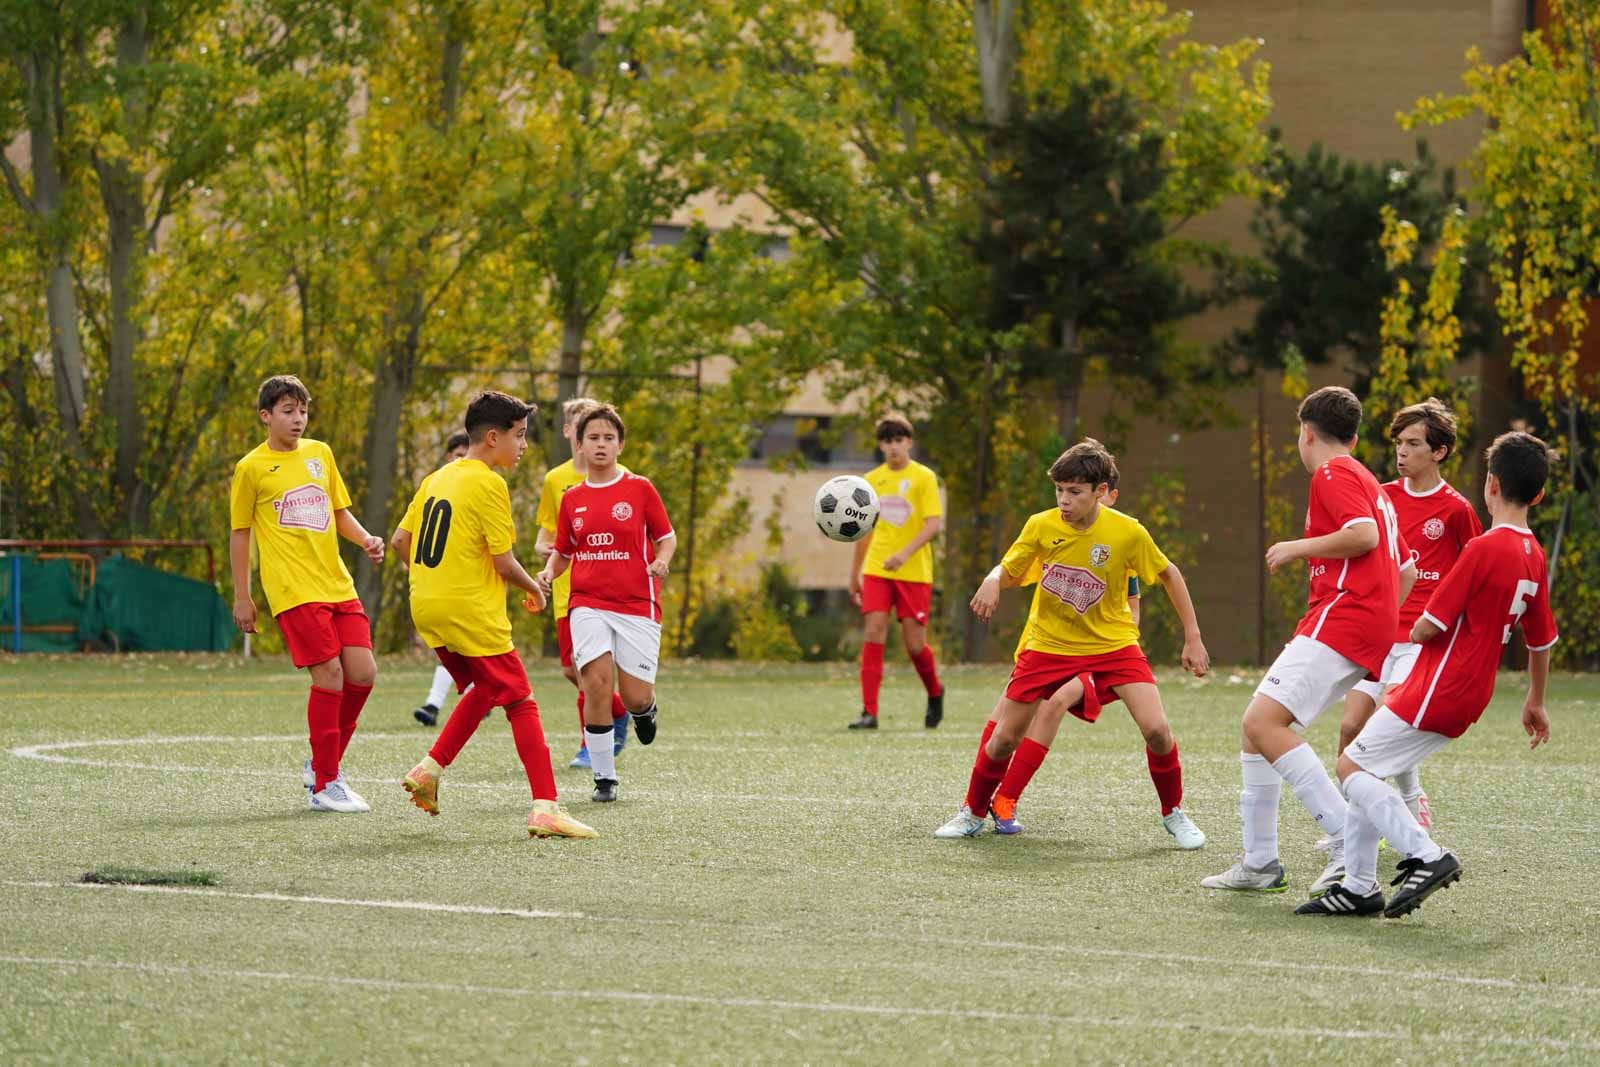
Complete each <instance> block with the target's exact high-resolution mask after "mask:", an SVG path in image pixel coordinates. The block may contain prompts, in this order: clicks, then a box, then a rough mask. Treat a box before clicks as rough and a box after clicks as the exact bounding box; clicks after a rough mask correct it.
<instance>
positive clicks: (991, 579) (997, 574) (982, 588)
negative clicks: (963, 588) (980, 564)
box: [969, 552, 1027, 622]
mask: <svg viewBox="0 0 1600 1067" xmlns="http://www.w3.org/2000/svg"><path fill="white" fill-rule="evenodd" d="M1010 555H1011V554H1010V553H1009V552H1008V553H1006V556H1007V558H1010ZM1026 573H1027V568H1026V567H1024V568H1023V569H1022V572H1021V574H1016V575H1013V574H1012V573H1011V572H1010V571H1008V570H1006V568H1005V564H1004V563H999V564H996V565H995V568H994V570H992V571H990V572H989V573H988V575H987V576H986V577H985V578H984V579H983V581H982V582H981V583H980V584H979V585H978V591H977V592H976V593H973V594H972V603H971V604H970V605H969V606H970V607H971V608H972V613H973V614H974V615H976V616H977V617H978V618H980V619H982V620H983V621H984V622H988V621H989V619H990V618H992V617H993V616H994V609H995V608H996V607H998V606H999V604H1000V590H1002V589H1015V588H1017V586H1019V585H1021V584H1022V575H1023V574H1026Z"/></svg>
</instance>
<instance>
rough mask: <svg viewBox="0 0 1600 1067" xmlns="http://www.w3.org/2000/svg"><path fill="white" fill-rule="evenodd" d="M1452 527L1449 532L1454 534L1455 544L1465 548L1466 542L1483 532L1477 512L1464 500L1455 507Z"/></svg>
mask: <svg viewBox="0 0 1600 1067" xmlns="http://www.w3.org/2000/svg"><path fill="white" fill-rule="evenodd" d="M1452 525H1453V527H1454V529H1452V530H1451V531H1450V532H1451V533H1452V534H1454V535H1455V539H1456V545H1457V546H1458V547H1459V548H1463V549H1464V548H1466V547H1467V542H1468V541H1470V540H1472V539H1473V538H1474V537H1477V536H1479V535H1480V534H1482V533H1483V523H1481V522H1479V521H1478V512H1477V511H1476V509H1474V508H1473V506H1472V505H1471V504H1468V503H1467V502H1466V501H1465V500H1463V501H1462V502H1461V506H1460V507H1459V508H1457V509H1456V513H1455V522H1454V523H1453V524H1452Z"/></svg>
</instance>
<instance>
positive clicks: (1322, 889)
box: [1311, 841, 1345, 897]
mask: <svg viewBox="0 0 1600 1067" xmlns="http://www.w3.org/2000/svg"><path fill="white" fill-rule="evenodd" d="M1344 873H1345V872H1344V842H1342V841H1341V842H1340V843H1339V850H1338V851H1337V852H1330V853H1328V865H1327V866H1326V867H1324V868H1322V873H1321V874H1319V875H1317V880H1316V881H1315V882H1312V883H1311V896H1313V897H1320V896H1321V895H1322V894H1324V893H1326V892H1327V891H1328V890H1330V889H1332V888H1333V887H1334V886H1336V885H1338V884H1339V883H1340V882H1342V881H1344Z"/></svg>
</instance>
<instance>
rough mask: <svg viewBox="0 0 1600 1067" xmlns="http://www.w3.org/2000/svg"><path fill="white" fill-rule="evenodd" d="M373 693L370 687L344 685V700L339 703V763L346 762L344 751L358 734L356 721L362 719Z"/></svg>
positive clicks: (347, 683)
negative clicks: (368, 699)
mask: <svg viewBox="0 0 1600 1067" xmlns="http://www.w3.org/2000/svg"><path fill="white" fill-rule="evenodd" d="M371 692H372V686H370V685H356V684H355V683H354V682H346V683H344V698H343V699H342V700H340V701H339V762H341V763H343V762H344V750H345V749H347V748H349V747H350V735H351V734H353V733H355V732H356V720H357V719H359V718H361V709H362V708H364V707H366V706H367V695H368V694H369V693H371Z"/></svg>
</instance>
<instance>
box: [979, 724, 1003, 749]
mask: <svg viewBox="0 0 1600 1067" xmlns="http://www.w3.org/2000/svg"><path fill="white" fill-rule="evenodd" d="M999 725H1000V724H999V723H997V722H995V721H994V720H993V719H985V720H984V723H983V736H982V737H980V738H978V747H979V748H982V749H987V748H988V747H989V738H991V737H993V736H994V728H995V727H996V726H999Z"/></svg>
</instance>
